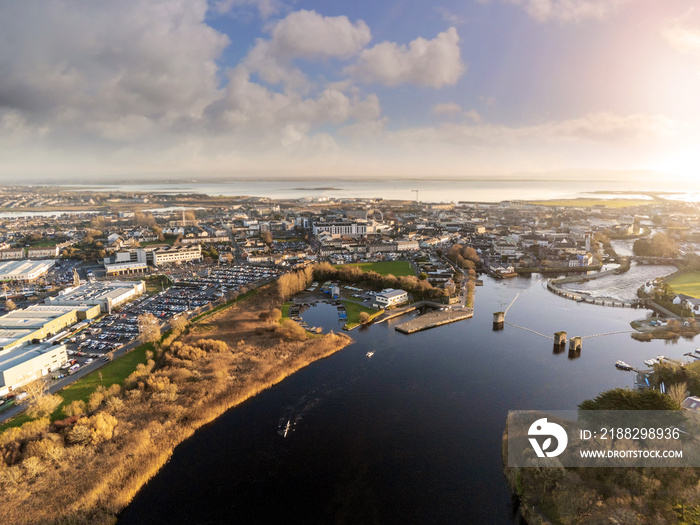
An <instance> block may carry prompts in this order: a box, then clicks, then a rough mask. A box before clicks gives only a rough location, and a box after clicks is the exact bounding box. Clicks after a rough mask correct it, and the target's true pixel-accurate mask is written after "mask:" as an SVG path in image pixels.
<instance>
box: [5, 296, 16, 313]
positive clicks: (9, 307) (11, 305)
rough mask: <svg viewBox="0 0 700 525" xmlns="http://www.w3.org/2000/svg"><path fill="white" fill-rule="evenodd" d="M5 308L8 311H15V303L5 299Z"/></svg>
mask: <svg viewBox="0 0 700 525" xmlns="http://www.w3.org/2000/svg"><path fill="white" fill-rule="evenodd" d="M5 308H6V309H7V310H8V311H12V310H15V309H16V308H17V305H16V304H15V302H14V301H13V300H12V299H7V300H6V301H5Z"/></svg>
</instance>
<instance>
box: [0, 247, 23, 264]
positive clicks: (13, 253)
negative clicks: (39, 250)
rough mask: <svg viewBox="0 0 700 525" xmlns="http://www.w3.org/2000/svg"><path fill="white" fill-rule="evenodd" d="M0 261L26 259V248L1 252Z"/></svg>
mask: <svg viewBox="0 0 700 525" xmlns="http://www.w3.org/2000/svg"><path fill="white" fill-rule="evenodd" d="M0 259H2V260H12V261H14V260H17V259H24V248H8V249H5V250H2V251H0Z"/></svg>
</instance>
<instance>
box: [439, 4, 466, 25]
mask: <svg viewBox="0 0 700 525" xmlns="http://www.w3.org/2000/svg"><path fill="white" fill-rule="evenodd" d="M435 11H436V12H437V13H438V14H439V15H440V16H441V17H442V19H443V20H444V21H445V22H447V23H448V24H450V25H452V26H459V25H462V24H464V23H466V20H465V19H464V18H463V17H461V16H459V15H458V14H456V13H454V12H452V11H450V10H449V9H447V8H446V7H443V6H436V7H435Z"/></svg>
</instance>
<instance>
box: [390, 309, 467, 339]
mask: <svg viewBox="0 0 700 525" xmlns="http://www.w3.org/2000/svg"><path fill="white" fill-rule="evenodd" d="M473 315H474V309H473V308H448V309H446V310H438V311H435V312H430V313H427V314H425V315H421V316H418V317H416V318H415V319H411V320H410V321H406V322H405V323H402V324H400V325H397V326H396V330H398V331H399V332H403V333H404V334H412V333H414V332H420V331H421V330H427V329H428V328H435V327H436V326H442V325H445V324H449V323H455V322H457V321H461V320H463V319H469V318H470V317H472V316H473Z"/></svg>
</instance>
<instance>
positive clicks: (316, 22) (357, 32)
mask: <svg viewBox="0 0 700 525" xmlns="http://www.w3.org/2000/svg"><path fill="white" fill-rule="evenodd" d="M371 39H372V34H371V33H370V30H369V27H367V24H365V23H364V22H363V21H362V20H358V21H357V22H355V23H354V24H353V23H352V22H350V20H349V19H348V17H346V16H335V17H329V16H323V15H320V14H318V13H316V12H315V11H304V10H302V11H297V12H294V13H290V14H289V15H287V17H285V18H284V19H282V20H280V21H279V22H277V23H276V24H274V25H273V26H272V28H271V29H270V39H269V40H265V39H258V40H257V41H256V44H255V47H254V48H253V49H252V50H251V51H250V53H249V54H248V56H247V57H246V59H245V61H244V64H245V66H246V67H247V68H248V69H249V70H250V71H253V72H256V73H258V74H259V75H260V78H262V80H264V81H265V82H267V83H269V84H280V83H284V84H286V85H287V86H288V87H291V88H293V89H299V88H302V87H304V86H305V85H306V84H307V79H306V75H304V73H303V72H302V71H301V70H300V69H299V68H297V67H295V66H294V65H293V61H294V60H295V59H306V60H326V59H330V58H337V59H349V58H351V57H353V56H355V55H357V54H358V53H359V52H360V50H361V49H362V48H364V46H365V45H366V44H367V43H369V41H370V40H371Z"/></svg>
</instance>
